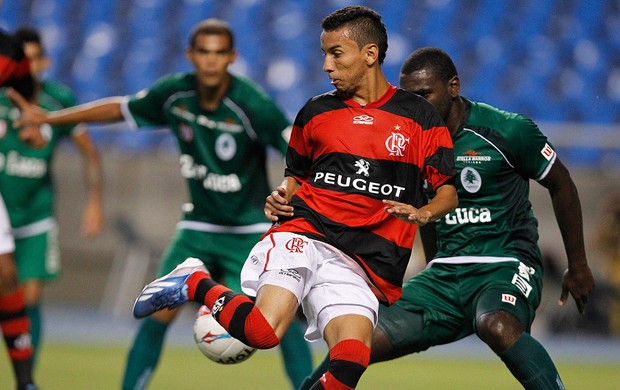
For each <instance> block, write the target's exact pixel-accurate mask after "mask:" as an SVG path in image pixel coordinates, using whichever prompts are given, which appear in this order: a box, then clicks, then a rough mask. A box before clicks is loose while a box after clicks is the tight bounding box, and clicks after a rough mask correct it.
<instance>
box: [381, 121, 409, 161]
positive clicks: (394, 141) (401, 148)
mask: <svg viewBox="0 0 620 390" xmlns="http://www.w3.org/2000/svg"><path fill="white" fill-rule="evenodd" d="M394 130H396V131H400V126H399V125H396V126H394ZM408 143H409V138H405V136H404V135H402V134H400V133H395V132H392V135H390V136H389V137H388V138H387V139H386V140H385V147H386V148H387V150H388V152H390V156H396V157H403V156H404V155H405V153H404V152H405V147H406V146H407V144H408Z"/></svg>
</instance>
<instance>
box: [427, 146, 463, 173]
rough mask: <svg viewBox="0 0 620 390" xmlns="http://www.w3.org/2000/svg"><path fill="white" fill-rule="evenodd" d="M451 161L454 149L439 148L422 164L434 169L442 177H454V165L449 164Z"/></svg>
mask: <svg viewBox="0 0 620 390" xmlns="http://www.w3.org/2000/svg"><path fill="white" fill-rule="evenodd" d="M451 161H454V149H452V148H446V147H443V146H440V147H438V148H437V152H435V154H433V155H432V156H430V157H429V158H427V159H426V161H424V164H425V165H429V166H431V167H435V168H436V169H437V170H438V171H439V173H441V174H442V175H446V176H454V175H456V169H455V168H454V164H450V162H451Z"/></svg>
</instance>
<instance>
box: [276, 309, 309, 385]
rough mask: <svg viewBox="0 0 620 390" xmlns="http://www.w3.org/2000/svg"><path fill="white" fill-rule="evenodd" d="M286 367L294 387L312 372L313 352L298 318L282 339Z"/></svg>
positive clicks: (281, 347) (281, 346)
mask: <svg viewBox="0 0 620 390" xmlns="http://www.w3.org/2000/svg"><path fill="white" fill-rule="evenodd" d="M280 350H281V351H282V360H283V361H284V368H285V370H286V374H287V375H288V377H289V379H290V381H291V384H292V385H293V388H294V389H297V388H298V387H299V386H300V385H301V383H302V382H303V380H304V378H305V377H306V376H307V375H310V373H311V372H312V354H311V353H310V347H309V346H308V342H307V341H306V340H305V339H304V330H303V328H302V326H301V323H300V322H299V321H298V320H293V322H292V323H291V325H290V326H289V328H288V329H287V331H286V333H285V334H284V337H282V339H281V340H280Z"/></svg>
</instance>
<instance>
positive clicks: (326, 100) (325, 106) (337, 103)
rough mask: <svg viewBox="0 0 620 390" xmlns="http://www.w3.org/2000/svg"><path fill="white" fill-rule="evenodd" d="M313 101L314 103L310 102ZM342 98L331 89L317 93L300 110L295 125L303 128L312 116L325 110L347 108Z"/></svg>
mask: <svg viewBox="0 0 620 390" xmlns="http://www.w3.org/2000/svg"><path fill="white" fill-rule="evenodd" d="M310 102H312V103H313V104H309V103H310ZM347 107H349V106H347V105H346V104H345V103H344V101H342V99H340V98H339V97H338V94H337V92H336V91H335V90H334V91H330V92H326V93H324V94H322V95H317V96H315V97H313V98H312V99H310V100H308V103H306V104H305V105H304V107H303V108H302V109H301V111H299V113H298V114H297V117H296V118H295V126H298V127H300V128H303V127H304V126H305V125H306V124H307V123H308V122H310V120H311V119H312V118H314V117H315V116H317V115H320V114H322V113H324V112H328V111H333V110H339V109H342V108H347Z"/></svg>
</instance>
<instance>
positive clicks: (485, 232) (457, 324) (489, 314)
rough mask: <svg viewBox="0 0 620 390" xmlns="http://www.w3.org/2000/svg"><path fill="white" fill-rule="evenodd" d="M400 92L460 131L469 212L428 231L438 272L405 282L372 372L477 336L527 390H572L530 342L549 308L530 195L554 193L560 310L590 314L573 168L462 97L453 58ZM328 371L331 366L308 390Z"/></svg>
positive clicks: (425, 70)
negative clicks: (536, 189) (541, 312)
mask: <svg viewBox="0 0 620 390" xmlns="http://www.w3.org/2000/svg"><path fill="white" fill-rule="evenodd" d="M400 85H401V87H402V88H404V89H407V90H409V91H412V92H415V93H416V94H419V95H420V96H423V97H425V98H426V99H428V101H430V102H431V103H433V105H434V106H435V107H437V109H438V110H439V112H440V113H441V115H442V116H443V118H444V120H445V121H446V124H447V125H448V128H449V129H450V133H451V135H452V139H453V140H454V152H455V159H456V168H457V172H458V173H457V179H456V188H457V192H458V196H459V206H458V208H457V209H456V210H454V211H453V212H451V213H449V214H448V215H446V216H445V217H444V218H442V219H441V220H440V221H438V222H437V223H436V224H429V225H427V226H425V227H424V228H422V229H421V233H422V241H423V244H424V248H425V252H426V256H427V259H429V260H430V262H429V264H428V266H427V268H426V269H425V270H423V271H422V272H421V273H420V274H418V275H416V276H414V277H413V278H411V279H409V280H408V281H407V282H406V283H405V284H404V286H403V296H402V297H401V299H400V300H399V301H398V302H396V304H395V305H392V306H390V307H383V306H382V307H381V309H380V311H379V323H378V325H377V328H376V329H375V333H374V338H373V344H372V355H371V362H373V363H374V362H379V361H385V360H390V359H394V358H396V357H399V356H404V355H406V354H409V353H413V352H420V351H423V350H426V349H427V348H429V347H431V346H434V345H440V344H447V343H451V342H453V341H457V340H460V339H462V338H464V337H466V336H469V335H471V334H474V333H475V334H476V335H477V336H478V337H479V338H480V339H481V340H482V341H484V342H485V343H486V344H487V345H488V346H489V347H490V348H491V349H492V350H493V352H495V353H496V354H497V355H498V356H499V357H500V358H501V359H502V361H503V362H504V364H505V365H506V367H507V368H508V369H509V370H510V372H511V373H512V374H513V375H514V377H515V378H516V379H517V380H518V381H519V382H520V383H521V384H522V385H523V387H524V388H526V389H538V390H540V389H563V388H564V385H563V384H562V380H561V379H560V375H559V374H558V371H557V369H556V367H555V365H554V364H553V361H552V360H551V357H550V356H549V354H548V353H547V351H546V350H545V348H544V347H543V346H542V345H541V344H540V343H539V342H538V341H537V340H535V339H534V338H533V337H532V336H531V335H530V333H529V332H530V329H531V325H532V322H533V320H534V315H535V312H536V308H537V307H538V305H539V303H540V299H541V294H542V283H543V264H542V257H541V253H540V249H539V248H538V245H537V240H538V230H537V226H538V222H537V220H536V219H535V217H534V215H533V211H532V207H531V204H530V202H529V200H528V195H529V181H530V179H533V180H536V181H538V182H539V183H540V184H541V185H543V186H544V187H545V188H547V189H548V190H549V194H550V196H551V200H552V203H553V208H554V211H555V215H556V219H557V222H558V226H559V228H560V231H561V233H562V237H563V240H564V246H565V248H566V255H567V258H568V269H567V270H566V271H565V273H564V277H563V281H562V292H561V296H560V304H564V303H566V301H567V299H568V294H569V293H570V294H571V295H572V297H573V298H574V300H575V302H576V304H577V308H578V310H579V312H582V311H583V307H584V305H585V304H586V302H587V301H588V293H589V292H590V291H591V289H592V288H593V287H594V279H593V277H592V273H591V271H590V268H589V266H588V263H587V260H586V254H585V249H584V241H583V227H582V217H581V207H580V203H579V197H578V194H577V190H576V188H575V185H574V183H573V181H572V179H571V177H570V174H569V172H568V170H567V169H566V167H565V166H564V164H562V162H561V161H560V159H559V157H558V156H557V154H556V152H555V150H554V149H553V145H552V144H551V143H550V142H549V140H548V139H547V138H546V137H545V136H544V135H543V134H542V133H541V131H540V130H539V129H538V127H537V126H536V124H535V123H534V122H532V121H531V120H529V119H527V118H526V117H524V116H522V115H519V114H515V113H510V112H506V111H502V110H499V109H497V108H495V107H492V106H490V105H487V104H484V103H478V102H472V101H470V100H467V99H466V98H464V97H461V96H460V80H459V77H458V74H457V70H456V67H455V66H454V63H453V62H452V59H451V58H450V57H449V56H448V54H446V53H445V52H444V51H442V50H440V49H437V48H422V49H419V50H416V51H415V52H413V53H412V54H411V55H410V56H409V58H407V59H406V60H405V62H404V64H403V66H402V68H401V74H400ZM272 203H273V202H272ZM402 206H403V208H405V207H406V205H402ZM288 211H290V210H288ZM273 212H276V211H275V210H273ZM326 364H327V359H326V360H325V362H324V363H323V364H321V365H320V366H319V367H317V369H316V370H315V372H314V373H313V376H312V377H310V378H308V379H307V380H306V383H305V384H304V385H303V386H302V389H307V388H309V386H310V385H311V384H312V383H313V381H314V379H315V378H316V377H318V376H319V375H320V374H321V367H324V366H325V365H326ZM412 379H413V380H414V381H415V378H412Z"/></svg>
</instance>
